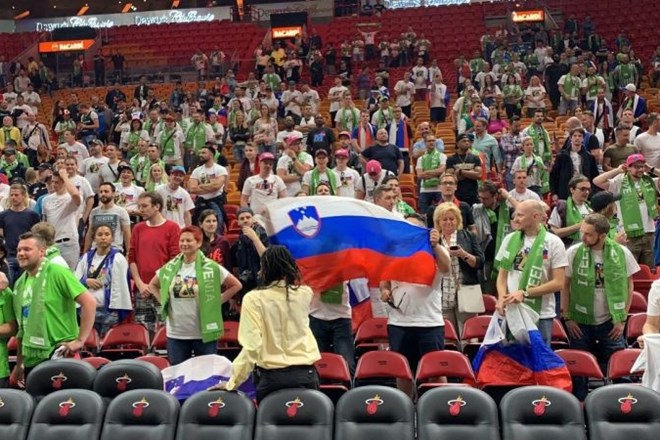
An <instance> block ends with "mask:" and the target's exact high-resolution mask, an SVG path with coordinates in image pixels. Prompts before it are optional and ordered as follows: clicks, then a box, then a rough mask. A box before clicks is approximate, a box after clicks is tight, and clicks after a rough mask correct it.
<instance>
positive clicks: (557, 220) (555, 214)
mask: <svg viewBox="0 0 660 440" xmlns="http://www.w3.org/2000/svg"><path fill="white" fill-rule="evenodd" d="M575 206H576V207H577V209H578V212H579V213H580V215H581V216H582V218H585V217H586V216H588V215H589V214H591V209H589V207H588V206H587V205H586V204H585V203H583V204H582V205H575ZM548 225H550V226H553V227H555V228H563V227H565V225H562V221H561V216H560V215H559V211H557V208H556V207H555V208H553V209H552V212H551V213H550V219H549V220H548ZM580 237H582V232H580Z"/></svg>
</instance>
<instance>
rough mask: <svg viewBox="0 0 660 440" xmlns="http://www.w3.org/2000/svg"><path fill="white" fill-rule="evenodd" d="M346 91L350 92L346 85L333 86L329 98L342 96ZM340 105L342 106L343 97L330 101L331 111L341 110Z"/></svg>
mask: <svg viewBox="0 0 660 440" xmlns="http://www.w3.org/2000/svg"><path fill="white" fill-rule="evenodd" d="M346 92H348V89H347V88H346V87H345V86H335V87H331V88H330V90H329V91H328V98H330V97H331V96H335V97H339V98H341V97H342V96H344V93H346ZM339 107H341V99H340V100H338V101H330V111H331V112H336V111H337V110H339Z"/></svg>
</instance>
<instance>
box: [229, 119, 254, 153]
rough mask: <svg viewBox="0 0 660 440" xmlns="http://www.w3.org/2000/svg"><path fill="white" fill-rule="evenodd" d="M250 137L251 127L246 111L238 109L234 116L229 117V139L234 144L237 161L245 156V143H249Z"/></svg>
mask: <svg viewBox="0 0 660 440" xmlns="http://www.w3.org/2000/svg"><path fill="white" fill-rule="evenodd" d="M230 116H231V113H230ZM250 138H251V134H250V127H249V125H248V123H247V118H246V117H245V113H243V112H242V111H237V112H236V114H235V115H234V117H233V118H231V117H230V118H229V139H230V140H231V141H232V143H233V144H234V147H233V148H234V151H233V152H234V160H235V161H236V162H240V161H242V160H243V159H244V158H245V144H247V142H248V141H249V140H250Z"/></svg>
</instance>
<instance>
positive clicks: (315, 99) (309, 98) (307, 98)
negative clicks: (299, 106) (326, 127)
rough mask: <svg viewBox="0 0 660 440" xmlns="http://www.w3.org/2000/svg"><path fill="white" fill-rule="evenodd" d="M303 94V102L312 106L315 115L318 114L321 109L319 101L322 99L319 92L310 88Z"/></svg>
mask: <svg viewBox="0 0 660 440" xmlns="http://www.w3.org/2000/svg"><path fill="white" fill-rule="evenodd" d="M302 96H303V103H305V104H309V105H310V106H312V114H313V115H315V114H317V113H318V111H319V102H320V101H321V99H320V98H319V92H317V91H316V90H312V89H310V90H309V91H308V92H305V93H303V94H302Z"/></svg>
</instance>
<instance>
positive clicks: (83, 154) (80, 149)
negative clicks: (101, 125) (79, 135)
mask: <svg viewBox="0 0 660 440" xmlns="http://www.w3.org/2000/svg"><path fill="white" fill-rule="evenodd" d="M59 147H64V148H66V151H68V152H69V154H70V155H72V156H73V157H75V158H76V160H77V161H78V169H79V170H80V171H81V172H82V170H83V166H82V164H83V161H84V160H85V159H87V158H88V157H89V151H88V150H87V147H85V146H84V145H83V144H81V143H80V142H74V144H73V145H70V144H68V143H66V142H64V143H63V144H60V145H59ZM106 159H107V158H106Z"/></svg>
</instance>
